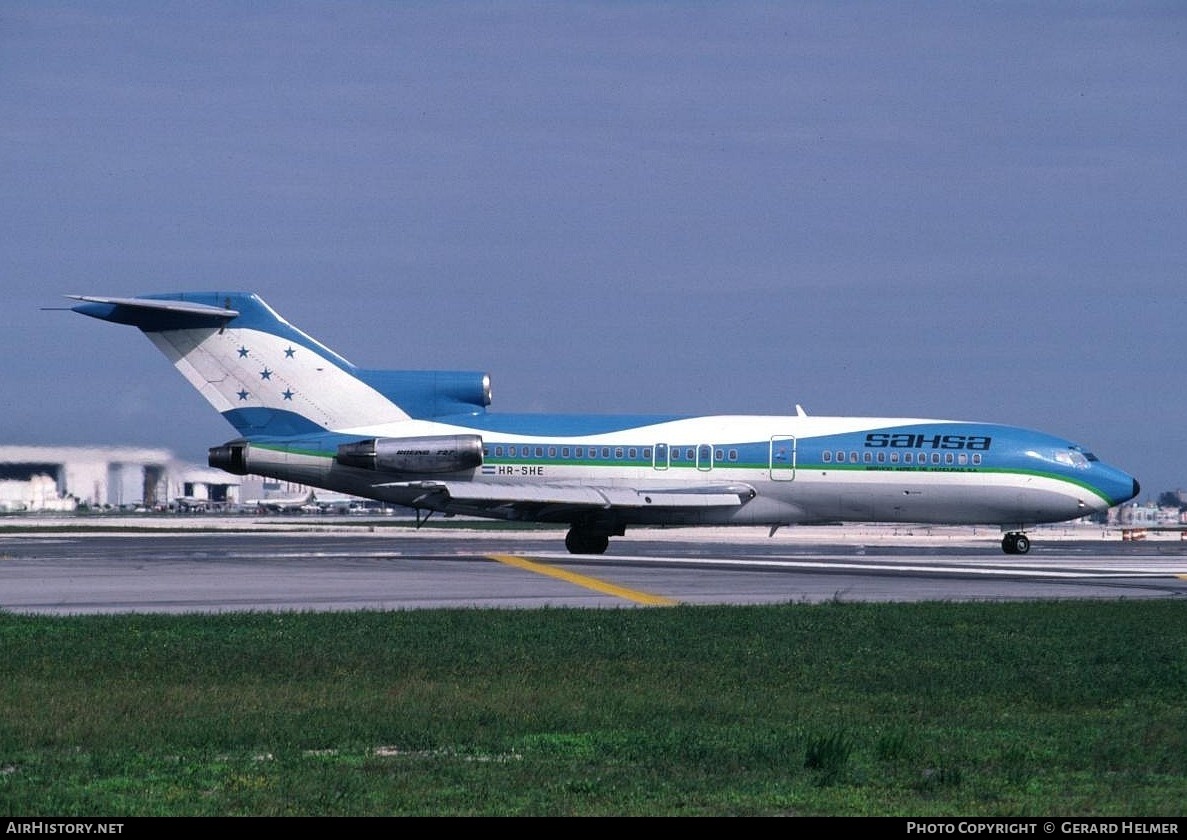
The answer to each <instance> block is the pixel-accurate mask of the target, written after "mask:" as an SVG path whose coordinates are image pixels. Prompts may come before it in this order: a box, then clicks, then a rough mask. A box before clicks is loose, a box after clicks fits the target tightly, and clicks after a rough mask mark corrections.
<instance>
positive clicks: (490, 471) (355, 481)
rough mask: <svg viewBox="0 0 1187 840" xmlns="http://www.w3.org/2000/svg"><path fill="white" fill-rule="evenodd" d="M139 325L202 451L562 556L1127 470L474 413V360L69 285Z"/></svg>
mask: <svg viewBox="0 0 1187 840" xmlns="http://www.w3.org/2000/svg"><path fill="white" fill-rule="evenodd" d="M68 297H70V298H71V299H72V300H75V301H78V303H77V304H76V305H74V306H73V307H72V309H73V310H74V311H75V312H79V313H81V314H83V315H89V316H91V317H93V318H98V319H100V320H103V321H111V322H113V323H117V324H127V325H130V326H133V327H136V328H138V329H140V330H141V331H142V332H143V333H144V334H145V335H147V336H148V338H149V339H150V340H151V341H152V342H153V344H154V345H156V347H157V349H158V350H160V351H161V352H162V353H164V354H165V356H167V357H168V358H169V360H170V361H171V362H172V363H173V365H174V366H175V367H176V368H177V369H178V371H180V372H181V374H182V375H183V376H184V377H185V378H186V379H187V380H188V381H189V383H190V384H191V385H193V386H194V388H196V389H197V390H198V391H199V392H200V393H201V394H202V396H203V397H205V398H206V400H207V402H209V403H210V404H211V405H212V406H214V408H215V409H217V410H218V411H219V412H220V413H221V414H222V415H223V417H225V418H226V419H227V421H228V422H229V423H230V424H231V425H232V426H234V427H235V430H236V431H237V433H238V434H239V437H238V438H236V439H234V440H232V441H229V442H228V443H225V444H223V445H221V446H215V447H212V448H211V449H210V453H209V463H210V465H211V466H212V467H218V468H221V469H223V470H226V471H227V472H230V473H233V474H235V475H246V474H249V473H250V474H253V475H259V476H263V477H266V478H275V479H280V480H284V481H292V482H297V483H301V484H305V485H307V486H310V487H317V488H321V489H325V490H332V491H336V492H341V493H348V494H351V495H355V496H360V497H363V498H370V499H376V500H379V501H383V502H387V503H391V504H396V505H402V506H405V507H409V508H413V509H415V510H416V511H417V514H418V517H420V516H423V517H425V518H427V517H428V516H430V515H432V514H433V513H442V514H446V515H454V514H458V515H467V516H480V517H487V518H494V519H505V520H518V521H525V522H553V523H566V524H568V526H569V532H568V535H567V536H566V538H565V545H566V547H567V548H568V550H569V551H570V552H572V553H574V554H601V553H602V552H604V551H605V550H606V548H607V546H608V545H609V538H610V537H611V536H621V535H622V534H624V533H625V532H626V529H627V527H628V526H644V525H685V526H687V525H754V526H765V527H769V528H770V529H771V533H774V531H775V529H776V528H779V527H780V526H783V525H794V524H821V523H836V522H901V523H927V524H936V525H966V524H967V525H995V526H1000V527H1001V529H1002V532H1003V534H1004V536H1003V539H1002V549H1003V550H1004V551H1005V552H1006V553H1008V554H1025V553H1026V552H1027V551H1029V550H1030V539H1029V537H1027V535H1026V533H1025V532H1026V529H1027V528H1028V527H1029V526H1033V525H1036V524H1039V523H1047V522H1062V521H1067V520H1071V519H1077V518H1080V517H1084V516H1088V515H1091V514H1095V513H1101V512H1104V511H1107V510H1108V509H1109V508H1110V507H1113V506H1115V505H1119V504H1122V503H1123V502H1126V501H1128V500H1130V499H1132V498H1134V497H1135V496H1137V495H1138V492H1139V489H1140V488H1139V486H1138V482H1137V481H1136V480H1135V479H1134V478H1133V477H1132V476H1130V475H1127V474H1126V473H1125V472H1123V471H1122V470H1119V469H1117V468H1116V467H1111V466H1109V465H1107V464H1105V463H1103V462H1101V461H1100V460H1098V459H1097V458H1096V457H1095V456H1094V455H1092V453H1091V452H1089V451H1088V450H1086V449H1084V448H1083V447H1081V446H1079V445H1078V444H1076V443H1073V442H1071V441H1069V440H1064V439H1062V438H1060V437H1056V436H1053V435H1049V434H1046V433H1043V432H1037V431H1031V430H1029V429H1022V428H1017V427H1013V426H1005V425H1000V424H994V423H975V422H966V421H954V420H926V419H912V418H878V417H816V416H809V415H807V414H806V413H805V412H804V411H803V410H802V409H799V407H798V406H797V411H796V414H794V415H786V416H774V415H709V416H681V415H672V416H668V415H664V416H656V415H630V416H623V415H598V414H590V415H576V414H566V415H557V414H496V413H491V412H488V410H487V407H488V406H489V404H490V379H489V377H488V376H487V375H486V374H485V373H481V372H470V371H421V370H407V371H405V370H365V369H361V368H358V367H355V366H354V365H353V364H351V363H350V362H349V361H347V360H346V359H345V358H343V357H342V356H339V355H338V354H337V353H335V352H334V351H332V350H330V349H329V348H327V347H325V346H324V345H322V344H321V343H320V342H318V341H316V340H315V339H313V338H311V337H309V336H308V335H306V334H305V333H304V332H302V331H301V330H299V329H297V328H296V327H294V326H292V325H291V324H289V323H288V322H287V321H286V320H284V318H282V317H280V315H278V314H277V313H276V312H275V311H273V310H272V308H271V307H270V306H268V304H266V303H265V302H264V301H263V300H261V299H260V298H259V297H258V296H257V295H254V294H250V293H246V292H179V293H169V294H156V295H145V296H141V297H132V298H120V297H96V296H90V295H69V296H68Z"/></svg>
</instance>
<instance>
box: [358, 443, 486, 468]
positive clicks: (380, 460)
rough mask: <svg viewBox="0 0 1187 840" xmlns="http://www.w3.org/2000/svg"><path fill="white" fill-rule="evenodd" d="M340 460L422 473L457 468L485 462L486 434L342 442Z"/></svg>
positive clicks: (365, 465)
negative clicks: (483, 454)
mask: <svg viewBox="0 0 1187 840" xmlns="http://www.w3.org/2000/svg"><path fill="white" fill-rule="evenodd" d="M337 461H338V463H339V464H341V465H343V466H344V467H359V468H361V469H364V470H374V471H375V472H392V473H414V474H418V475H420V474H425V473H449V472H457V471H459V470H469V469H473V468H474V467H477V466H480V465H481V464H482V438H481V437H480V436H478V435H440V436H432V437H410V438H370V439H368V440H360V441H357V442H355V443H344V444H342V445H340V446H339V447H338V457H337Z"/></svg>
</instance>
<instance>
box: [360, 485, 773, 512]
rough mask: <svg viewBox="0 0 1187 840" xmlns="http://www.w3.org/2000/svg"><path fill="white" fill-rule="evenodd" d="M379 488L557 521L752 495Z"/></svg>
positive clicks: (693, 489)
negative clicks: (585, 514)
mask: <svg viewBox="0 0 1187 840" xmlns="http://www.w3.org/2000/svg"><path fill="white" fill-rule="evenodd" d="M379 486H381V487H403V488H408V489H418V490H420V491H422V492H421V494H420V495H419V496H417V497H416V500H415V501H416V502H417V503H424V505H425V506H426V507H442V508H448V509H451V510H456V511H457V512H459V513H462V512H471V511H472V512H475V513H479V512H481V513H482V514H485V515H487V516H506V515H508V514H510V513H512V512H515V513H517V514H518V517H517V518H524V519H540V520H555V519H561V518H563V517H564V516H566V515H569V514H571V513H580V512H581V511H596V510H611V509H613V508H635V509H644V508H649V509H664V510H667V511H672V512H676V511H681V510H687V511H694V510H704V509H705V508H731V507H739V506H741V505H742V504H744V503H746V502H748V501H749V500H750V499H753V498H754V496H755V495H756V493H755V490H754V488H753V487H751V486H750V485H749V484H689V485H684V486H679V485H677V486H666V487H663V488H662V489H649V488H634V487H598V486H593V485H584V484H583V485H576V484H472V483H469V482H465V481H414V482H392V483H388V484H383V485H379Z"/></svg>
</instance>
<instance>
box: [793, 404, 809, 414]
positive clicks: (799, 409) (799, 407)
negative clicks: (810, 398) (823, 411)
mask: <svg viewBox="0 0 1187 840" xmlns="http://www.w3.org/2000/svg"><path fill="white" fill-rule="evenodd" d="M795 416H796V417H807V416H808V412H806V411H804V407H803V406H802V405H800V404H799V403H796V404H795Z"/></svg>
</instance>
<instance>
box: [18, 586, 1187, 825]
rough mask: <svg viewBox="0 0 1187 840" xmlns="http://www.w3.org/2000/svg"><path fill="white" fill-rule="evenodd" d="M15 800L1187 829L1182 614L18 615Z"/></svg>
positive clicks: (1079, 607)
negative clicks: (1132, 822)
mask: <svg viewBox="0 0 1187 840" xmlns="http://www.w3.org/2000/svg"><path fill="white" fill-rule="evenodd" d="M0 652H2V654H3V655H2V659H0V703H2V708H3V715H2V716H0V813H4V814H6V815H9V816H57V817H62V816H108V817H116V816H127V817H131V816H141V815H170V816H179V815H359V816H362V815H441V816H444V815H539V816H546V815H672V816H681V815H689V816H690V815H837V816H839V815H899V816H928V815H934V816H970V817H971V816H1053V815H1060V816H1181V815H1183V814H1184V813H1185V812H1187V702H1185V700H1187V698H1185V690H1187V604H1183V603H1181V602H1176V601H1169V600H1158V601H1125V602H1066V601H1059V602H1039V603H1008V604H985V603H971V604H935V603H933V604H915V605H910V604H901V605H896V604H861V603H837V602H834V603H827V604H818V605H797V604H790V605H780V606H759V607H674V608H657V609H634V608H632V609H621V610H572V609H544V610H530V611H515V610H441V611H437V610H430V611H410V612H389V613H380V612H364V613H300V614H298V613H289V614H261V613H252V614H234V615H212V616H182V617H177V616H95V617H75V618H51V617H25V616H17V615H11V614H4V613H0Z"/></svg>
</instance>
